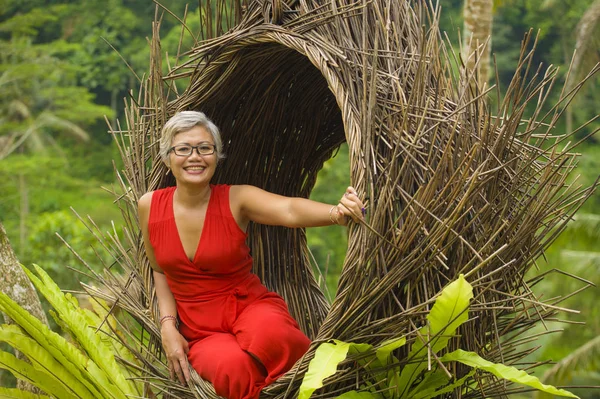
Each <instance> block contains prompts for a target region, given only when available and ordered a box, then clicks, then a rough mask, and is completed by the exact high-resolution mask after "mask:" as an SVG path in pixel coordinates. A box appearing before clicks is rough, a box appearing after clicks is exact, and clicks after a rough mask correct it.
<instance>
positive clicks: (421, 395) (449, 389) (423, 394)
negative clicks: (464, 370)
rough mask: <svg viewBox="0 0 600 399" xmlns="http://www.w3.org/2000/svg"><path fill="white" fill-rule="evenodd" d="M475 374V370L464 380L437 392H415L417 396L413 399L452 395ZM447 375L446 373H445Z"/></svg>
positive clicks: (412, 398) (430, 398)
mask: <svg viewBox="0 0 600 399" xmlns="http://www.w3.org/2000/svg"><path fill="white" fill-rule="evenodd" d="M474 374H475V370H472V371H471V372H470V373H468V374H467V375H465V376H464V377H463V378H461V379H459V380H456V381H454V382H453V383H450V384H448V385H446V386H445V387H443V388H441V389H438V390H436V391H433V392H431V391H428V390H424V391H423V392H419V391H418V390H415V391H414V392H415V395H414V397H411V399H432V398H435V397H439V396H440V395H442V394H445V393H450V392H452V391H454V390H455V389H456V388H458V387H462V386H463V385H464V384H465V382H466V381H467V380H468V379H469V378H471V377H472V376H473V375H474ZM444 375H445V373H444Z"/></svg>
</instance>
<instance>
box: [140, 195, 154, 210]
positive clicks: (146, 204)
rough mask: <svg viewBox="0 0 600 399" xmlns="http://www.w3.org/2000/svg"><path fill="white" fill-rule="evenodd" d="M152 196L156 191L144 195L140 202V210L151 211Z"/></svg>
mask: <svg viewBox="0 0 600 399" xmlns="http://www.w3.org/2000/svg"><path fill="white" fill-rule="evenodd" d="M152 194H154V191H148V192H147V193H146V194H144V195H142V196H141V197H140V199H139V201H138V209H141V210H148V209H150V203H151V202H152Z"/></svg>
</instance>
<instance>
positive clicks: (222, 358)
mask: <svg viewBox="0 0 600 399" xmlns="http://www.w3.org/2000/svg"><path fill="white" fill-rule="evenodd" d="M229 188H230V186H228V185H211V194H210V200H209V203H208V208H207V211H206V218H205V221H204V226H203V229H202V235H201V237H200V242H199V243H198V247H197V249H196V254H195V256H194V260H193V261H190V260H189V259H188V257H187V255H186V254H185V251H184V249H183V244H182V243H181V240H180V238H179V232H178V230H177V226H176V224H175V217H174V213H173V194H174V192H175V187H168V188H165V189H162V190H157V191H155V192H154V193H153V194H152V203H151V206H150V217H149V222H148V232H149V236H150V242H151V244H152V247H153V249H154V255H155V257H156V261H157V263H158V265H159V266H160V267H161V269H162V270H163V271H164V273H165V276H166V280H167V283H168V284H169V287H170V289H171V292H172V293H173V296H174V297H175V300H176V302H177V312H178V315H179V319H180V326H179V331H180V332H181V334H182V335H183V336H184V337H185V338H186V339H187V340H188V342H189V346H190V351H189V354H188V359H189V361H190V363H191V364H192V366H193V367H194V369H196V371H197V372H198V374H200V376H201V377H202V378H204V379H206V380H208V381H210V382H212V384H213V385H214V387H215V391H216V392H217V394H218V395H220V396H223V397H225V398H228V399H252V398H258V396H259V394H260V390H261V389H262V388H263V387H265V386H266V385H268V384H270V383H272V382H273V381H275V380H276V379H277V378H278V377H280V376H281V375H282V374H284V373H285V372H286V371H288V370H289V369H290V368H291V367H292V366H293V365H294V363H295V362H296V360H298V359H299V358H300V357H302V355H303V354H304V353H305V352H306V351H307V350H308V346H309V344H310V340H309V339H308V338H307V337H306V336H305V335H304V334H303V333H302V331H300V329H299V327H298V324H297V323H296V321H295V320H294V319H293V318H292V317H291V316H290V314H289V312H288V308H287V305H286V304H285V302H284V301H283V299H282V298H281V297H280V296H279V295H277V294H276V293H274V292H270V291H268V290H267V288H266V287H265V286H263V285H262V284H261V282H260V280H259V279H258V277H257V276H256V275H254V274H252V273H251V270H252V258H251V256H250V249H249V248H248V246H247V245H246V237H247V234H246V233H245V232H243V231H242V230H241V229H240V227H239V225H238V224H237V222H236V221H235V219H234V218H233V215H232V213H231V208H230V206H229ZM249 353H252V354H253V355H255V356H256V357H257V358H258V359H260V361H261V362H262V364H263V365H264V366H265V368H266V372H267V375H265V374H264V372H263V371H261V370H262V368H261V367H260V365H259V364H258V363H257V362H256V361H255V360H254V359H253V358H252V357H251V355H250V354H249Z"/></svg>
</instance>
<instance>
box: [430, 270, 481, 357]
mask: <svg viewBox="0 0 600 399" xmlns="http://www.w3.org/2000/svg"><path fill="white" fill-rule="evenodd" d="M472 298H473V287H472V286H471V284H469V283H468V282H467V280H465V278H464V276H463V275H462V274H461V275H460V276H459V277H458V279H457V280H456V281H453V282H452V283H450V284H449V285H448V286H447V287H446V288H444V289H443V291H442V294H441V295H440V296H439V297H438V298H437V299H436V300H435V304H434V305H433V308H431V311H430V312H429V314H428V315H427V320H429V332H430V334H431V335H432V336H434V337H435V338H433V339H432V341H431V349H432V351H433V352H434V353H438V352H439V351H440V350H441V349H444V348H445V347H446V346H447V345H448V341H449V340H450V338H451V337H452V335H454V333H455V332H456V330H457V329H458V327H460V326H461V325H462V324H463V323H465V322H466V321H467V320H468V319H469V314H468V309H469V303H470V301H471V299H472Z"/></svg>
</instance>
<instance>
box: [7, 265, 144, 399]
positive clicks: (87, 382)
mask: <svg viewBox="0 0 600 399" xmlns="http://www.w3.org/2000/svg"><path fill="white" fill-rule="evenodd" d="M35 270H36V272H37V276H36V275H35V274H34V273H32V272H30V271H29V270H27V269H25V272H26V273H27V275H28V276H29V278H30V279H31V281H32V282H33V284H34V285H35V286H36V288H37V289H38V291H39V292H40V293H42V295H44V297H45V298H46V299H47V300H48V301H49V302H50V303H51V304H52V306H53V308H54V310H55V313H54V315H55V317H56V318H58V319H59V325H61V326H62V327H63V329H64V330H65V332H66V333H68V334H70V335H71V337H72V338H73V341H74V342H75V343H76V344H77V346H75V345H74V344H72V343H71V342H69V341H67V340H66V339H65V338H63V337H62V336H60V335H59V334H57V333H55V332H53V331H51V330H50V329H49V328H48V327H46V326H45V325H44V324H42V323H41V322H40V321H39V320H38V319H36V318H35V317H33V316H32V315H31V314H29V313H27V312H26V311H25V310H24V309H22V308H21V307H19V306H18V305H17V304H16V303H15V302H14V301H12V300H11V299H10V298H9V297H8V296H7V295H5V294H4V293H0V310H1V311H3V312H5V313H6V314H7V315H8V316H9V317H10V318H11V319H13V320H14V322H15V324H16V325H10V326H7V325H3V326H1V327H0V341H4V342H6V343H8V344H10V345H11V346H12V347H13V348H14V349H16V350H19V351H21V352H22V353H23V354H24V355H25V356H26V357H27V359H28V360H29V361H30V362H31V364H28V363H26V362H24V361H21V360H18V359H16V358H15V357H14V356H13V355H11V354H9V353H7V352H0V367H1V368H4V369H6V370H8V371H10V372H11V373H13V374H14V375H15V376H16V377H17V378H19V379H24V380H26V381H28V382H30V383H31V384H33V385H35V386H37V387H38V388H40V389H41V390H43V391H44V392H46V393H47V394H49V395H51V396H52V397H56V398H65V399H70V398H73V397H78V398H90V399H91V398H122V399H125V398H126V397H128V396H139V395H140V392H141V390H140V387H139V386H138V385H136V383H134V382H133V381H132V380H130V379H129V378H130V377H131V376H132V375H131V374H130V372H129V371H128V370H127V369H126V368H125V367H124V366H122V365H121V364H119V363H118V362H117V361H116V359H115V354H116V353H123V354H125V355H126V358H128V360H129V359H133V357H132V355H131V354H127V353H126V352H127V351H126V350H125V349H124V348H123V347H120V348H119V350H116V349H115V347H114V346H113V344H112V340H106V339H105V337H103V335H104V332H103V331H102V330H98V328H100V324H98V322H101V321H102V320H101V319H100V318H99V316H98V315H95V316H92V315H91V314H90V313H89V311H85V310H83V309H81V308H80V307H79V306H78V304H77V301H76V300H75V298H73V297H72V296H71V295H70V294H66V295H65V294H63V293H62V292H61V291H60V289H59V288H58V286H57V285H56V284H55V283H54V282H53V281H52V280H51V279H50V277H49V276H48V275H47V274H46V273H45V272H44V271H43V270H42V269H41V268H40V267H38V266H35ZM92 322H93V323H92ZM11 392H13V393H14V392H15V391H14V390H12V391H11ZM16 397H19V396H16Z"/></svg>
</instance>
